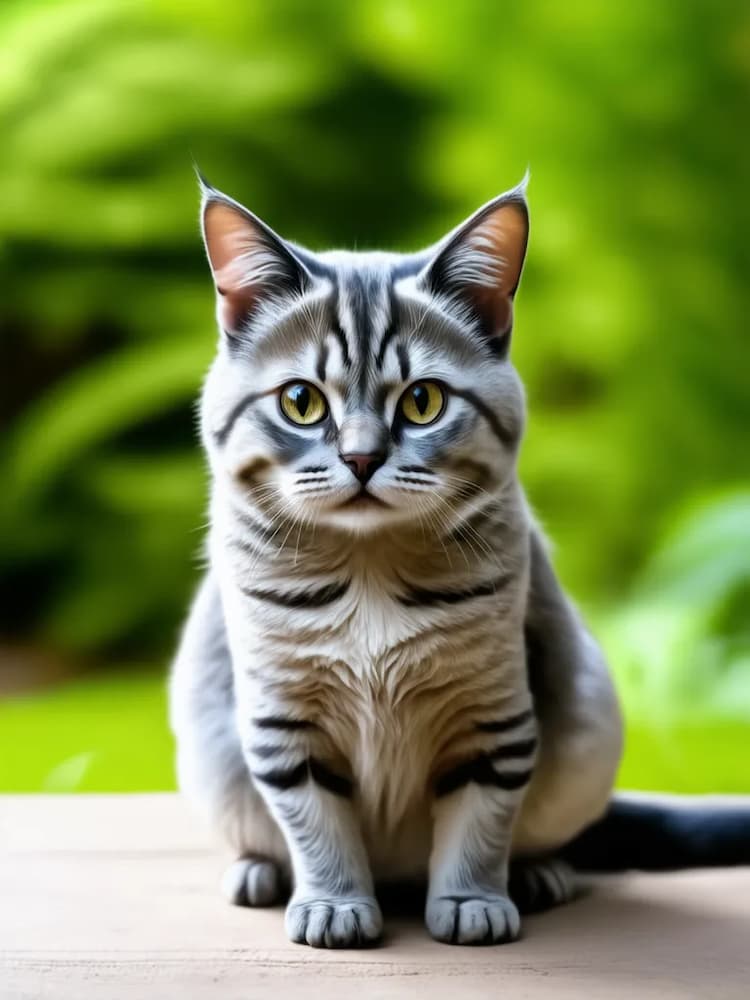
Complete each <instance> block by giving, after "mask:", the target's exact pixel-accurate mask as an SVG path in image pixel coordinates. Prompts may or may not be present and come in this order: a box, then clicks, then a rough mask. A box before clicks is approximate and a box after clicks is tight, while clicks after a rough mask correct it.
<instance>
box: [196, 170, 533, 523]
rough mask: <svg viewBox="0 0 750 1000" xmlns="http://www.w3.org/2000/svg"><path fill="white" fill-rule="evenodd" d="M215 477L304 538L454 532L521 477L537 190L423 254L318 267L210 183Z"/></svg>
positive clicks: (508, 199)
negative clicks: (527, 287) (530, 205)
mask: <svg viewBox="0 0 750 1000" xmlns="http://www.w3.org/2000/svg"><path fill="white" fill-rule="evenodd" d="M202 193H203V205H202V222H203V234H204V239H205V244H206V250H207V252H208V259H209V263H210V266H211V271H212V274H213V278H214V283H215V286H216V295H217V319H218V323H219V328H220V332H221V336H220V340H219V351H218V356H217V358H216V361H215V363H214V365H213V368H212V370H211V373H210V375H209V378H208V380H207V383H206V388H205V392H204V397H203V436H204V442H205V445H206V448H207V450H208V453H209V456H210V460H211V466H212V470H213V473H214V476H215V477H216V478H217V479H218V480H220V481H221V482H222V483H223V484H224V485H226V486H227V487H228V488H229V489H230V490H233V491H234V492H235V494H241V495H242V496H244V497H246V498H247V500H248V501H250V502H251V503H254V504H256V505H259V506H262V507H264V508H265V509H267V510H270V511H271V512H276V513H279V514H281V513H283V515H284V516H285V517H286V518H289V519H291V520H292V521H308V522H318V523H325V524H327V525H329V526H335V527H338V528H341V529H343V530H347V531H352V532H359V533H364V532H371V531H375V530H378V529H379V528H381V527H384V526H389V525H395V524H397V523H401V524H404V523H406V522H413V523H414V526H415V528H416V527H417V526H418V525H419V524H420V523H421V524H422V525H423V526H424V525H427V524H429V525H432V526H433V527H434V526H436V525H445V526H447V525H449V524H451V523H453V522H454V521H455V519H456V516H457V515H458V514H459V513H461V512H462V511H464V512H465V511H466V510H467V508H471V507H472V506H481V505H482V503H483V502H484V501H485V500H486V499H487V497H488V495H490V494H493V493H494V492H496V491H497V490H498V489H499V488H500V487H501V486H502V485H503V484H504V483H505V482H507V481H508V479H509V477H510V476H512V475H513V472H514V466H515V459H516V453H517V449H518V444H519V440H520V437H521V432H522V429H523V420H524V404H523V393H522V389H521V385H520V381H519V379H518V376H517V375H516V373H515V371H514V369H513V367H512V366H511V364H510V361H509V359H508V349H509V344H510V333H511V327H512V316H513V297H514V294H515V292H516V289H517V287H518V283H519V280H520V277H521V269H522V266H523V260H524V255H525V252H526V243H527V237H528V211H527V207H526V200H525V183H522V184H521V185H519V186H518V187H517V188H514V189H513V190H512V191H509V192H507V193H506V194H503V195H501V196H500V197H498V198H495V199H494V200H493V201H491V202H489V203H488V204H486V205H484V206H483V207H482V208H480V209H479V211H478V212H476V213H475V214H474V215H473V216H471V218H469V219H468V221H466V222H464V223H463V224H462V225H460V226H458V227H457V228H456V229H455V230H453V231H452V232H451V233H449V234H448V236H446V237H445V238H444V239H443V240H442V241H441V242H440V243H438V244H437V245H436V246H435V247H433V248H431V249H429V250H426V251H424V252H422V253H418V254H409V255H398V254H386V253H348V252H340V251H335V252H328V253H311V252H310V251H308V250H304V249H302V248H301V247H299V246H296V245H294V244H292V243H289V242H287V241H285V240H283V239H282V238H281V237H280V236H277V235H276V233H274V232H273V231H272V230H271V229H270V228H269V227H268V226H266V225H265V223H263V222H261V220H260V219H258V218H257V217H256V216H254V215H253V214H252V213H251V212H249V211H248V210H247V209H245V208H243V207H242V206H241V205H240V204H238V203H237V202H235V201H233V200H232V199H231V198H229V197H227V196H226V195H224V194H222V193H220V192H219V191H217V190H215V189H214V188H213V187H211V186H210V185H208V184H207V183H205V182H204V183H202Z"/></svg>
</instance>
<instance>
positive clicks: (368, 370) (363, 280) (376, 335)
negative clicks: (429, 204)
mask: <svg viewBox="0 0 750 1000" xmlns="http://www.w3.org/2000/svg"><path fill="white" fill-rule="evenodd" d="M336 279H337V280H336V322H337V323H338V327H339V331H338V332H339V336H343V338H345V341H346V346H345V348H344V351H343V352H342V353H344V352H345V353H347V354H348V356H349V359H350V362H351V363H350V366H349V370H348V371H347V372H346V373H345V374H344V373H342V372H339V373H338V374H339V377H341V376H342V375H344V377H345V378H346V381H347V383H348V387H349V394H350V395H354V396H355V397H356V398H357V399H358V400H359V401H360V402H361V401H363V400H364V398H365V397H366V396H367V395H368V390H369V389H371V388H372V383H373V379H372V376H373V374H374V372H373V363H372V360H373V351H374V350H375V349H376V346H375V345H377V343H378V342H379V341H380V339H381V338H382V336H383V334H384V333H385V331H386V329H387V328H388V325H389V324H390V323H391V321H392V318H393V311H394V310H393V302H392V294H391V275H390V268H388V267H386V266H382V267H377V266H367V265H365V266H347V265H345V264H344V265H341V264H340V265H339V267H338V268H337V274H336Z"/></svg>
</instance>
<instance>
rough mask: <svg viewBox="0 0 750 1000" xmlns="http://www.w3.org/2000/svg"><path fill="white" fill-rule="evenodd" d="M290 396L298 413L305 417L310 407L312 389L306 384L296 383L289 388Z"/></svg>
mask: <svg viewBox="0 0 750 1000" xmlns="http://www.w3.org/2000/svg"><path fill="white" fill-rule="evenodd" d="M289 397H290V399H291V400H292V402H293V403H294V406H295V408H296V410H297V413H299V415H300V416H301V417H304V416H305V415H306V414H307V411H308V410H309V409H310V402H311V398H310V390H309V389H308V388H307V386H306V385H295V386H294V387H293V388H291V389H290V390H289Z"/></svg>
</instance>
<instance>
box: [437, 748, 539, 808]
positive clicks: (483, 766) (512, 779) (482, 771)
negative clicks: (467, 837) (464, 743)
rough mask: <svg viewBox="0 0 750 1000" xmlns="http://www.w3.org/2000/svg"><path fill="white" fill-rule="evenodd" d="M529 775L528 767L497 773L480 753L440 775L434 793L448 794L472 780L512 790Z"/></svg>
mask: <svg viewBox="0 0 750 1000" xmlns="http://www.w3.org/2000/svg"><path fill="white" fill-rule="evenodd" d="M531 775H532V771H531V770H530V769H529V770H526V771H518V772H509V773H507V774H502V773H498V772H497V771H496V770H495V768H494V767H493V766H492V762H491V761H490V758H489V757H488V755H487V754H480V755H479V756H478V757H475V758H474V759H473V760H468V761H465V762H464V763H463V764H459V765H458V766H457V767H454V768H453V769H452V770H451V771H447V772H446V773H445V774H443V775H441V776H440V777H439V778H438V780H437V781H436V783H435V795H436V796H437V797H438V798H441V797H442V796H443V795H450V794H451V792H455V791H457V790H458V789H459V788H463V786H464V785H468V784H470V783H472V782H474V783H475V784H477V785H482V786H484V787H493V788H501V789H502V790H503V791H506V792H512V791H515V790H516V789H518V788H523V786H524V785H526V784H528V783H529V781H530V779H531Z"/></svg>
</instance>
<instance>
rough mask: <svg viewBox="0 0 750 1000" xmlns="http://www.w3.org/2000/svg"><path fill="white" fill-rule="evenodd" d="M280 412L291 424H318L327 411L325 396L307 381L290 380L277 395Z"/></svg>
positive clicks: (307, 425)
mask: <svg viewBox="0 0 750 1000" xmlns="http://www.w3.org/2000/svg"><path fill="white" fill-rule="evenodd" d="M279 403H280V405H281V412H282V413H283V414H284V416H285V417H286V418H287V419H288V420H291V421H292V423H293V424H303V425H304V426H306V427H309V426H310V425H311V424H319V423H320V421H321V420H322V419H323V418H324V417H325V416H326V414H327V413H328V404H327V403H326V400H325V396H324V395H323V393H322V392H321V391H320V389H316V388H315V386H314V385H310V383H309V382H290V383H289V385H285V386H284V388H283V389H282V390H281V395H280V396H279Z"/></svg>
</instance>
